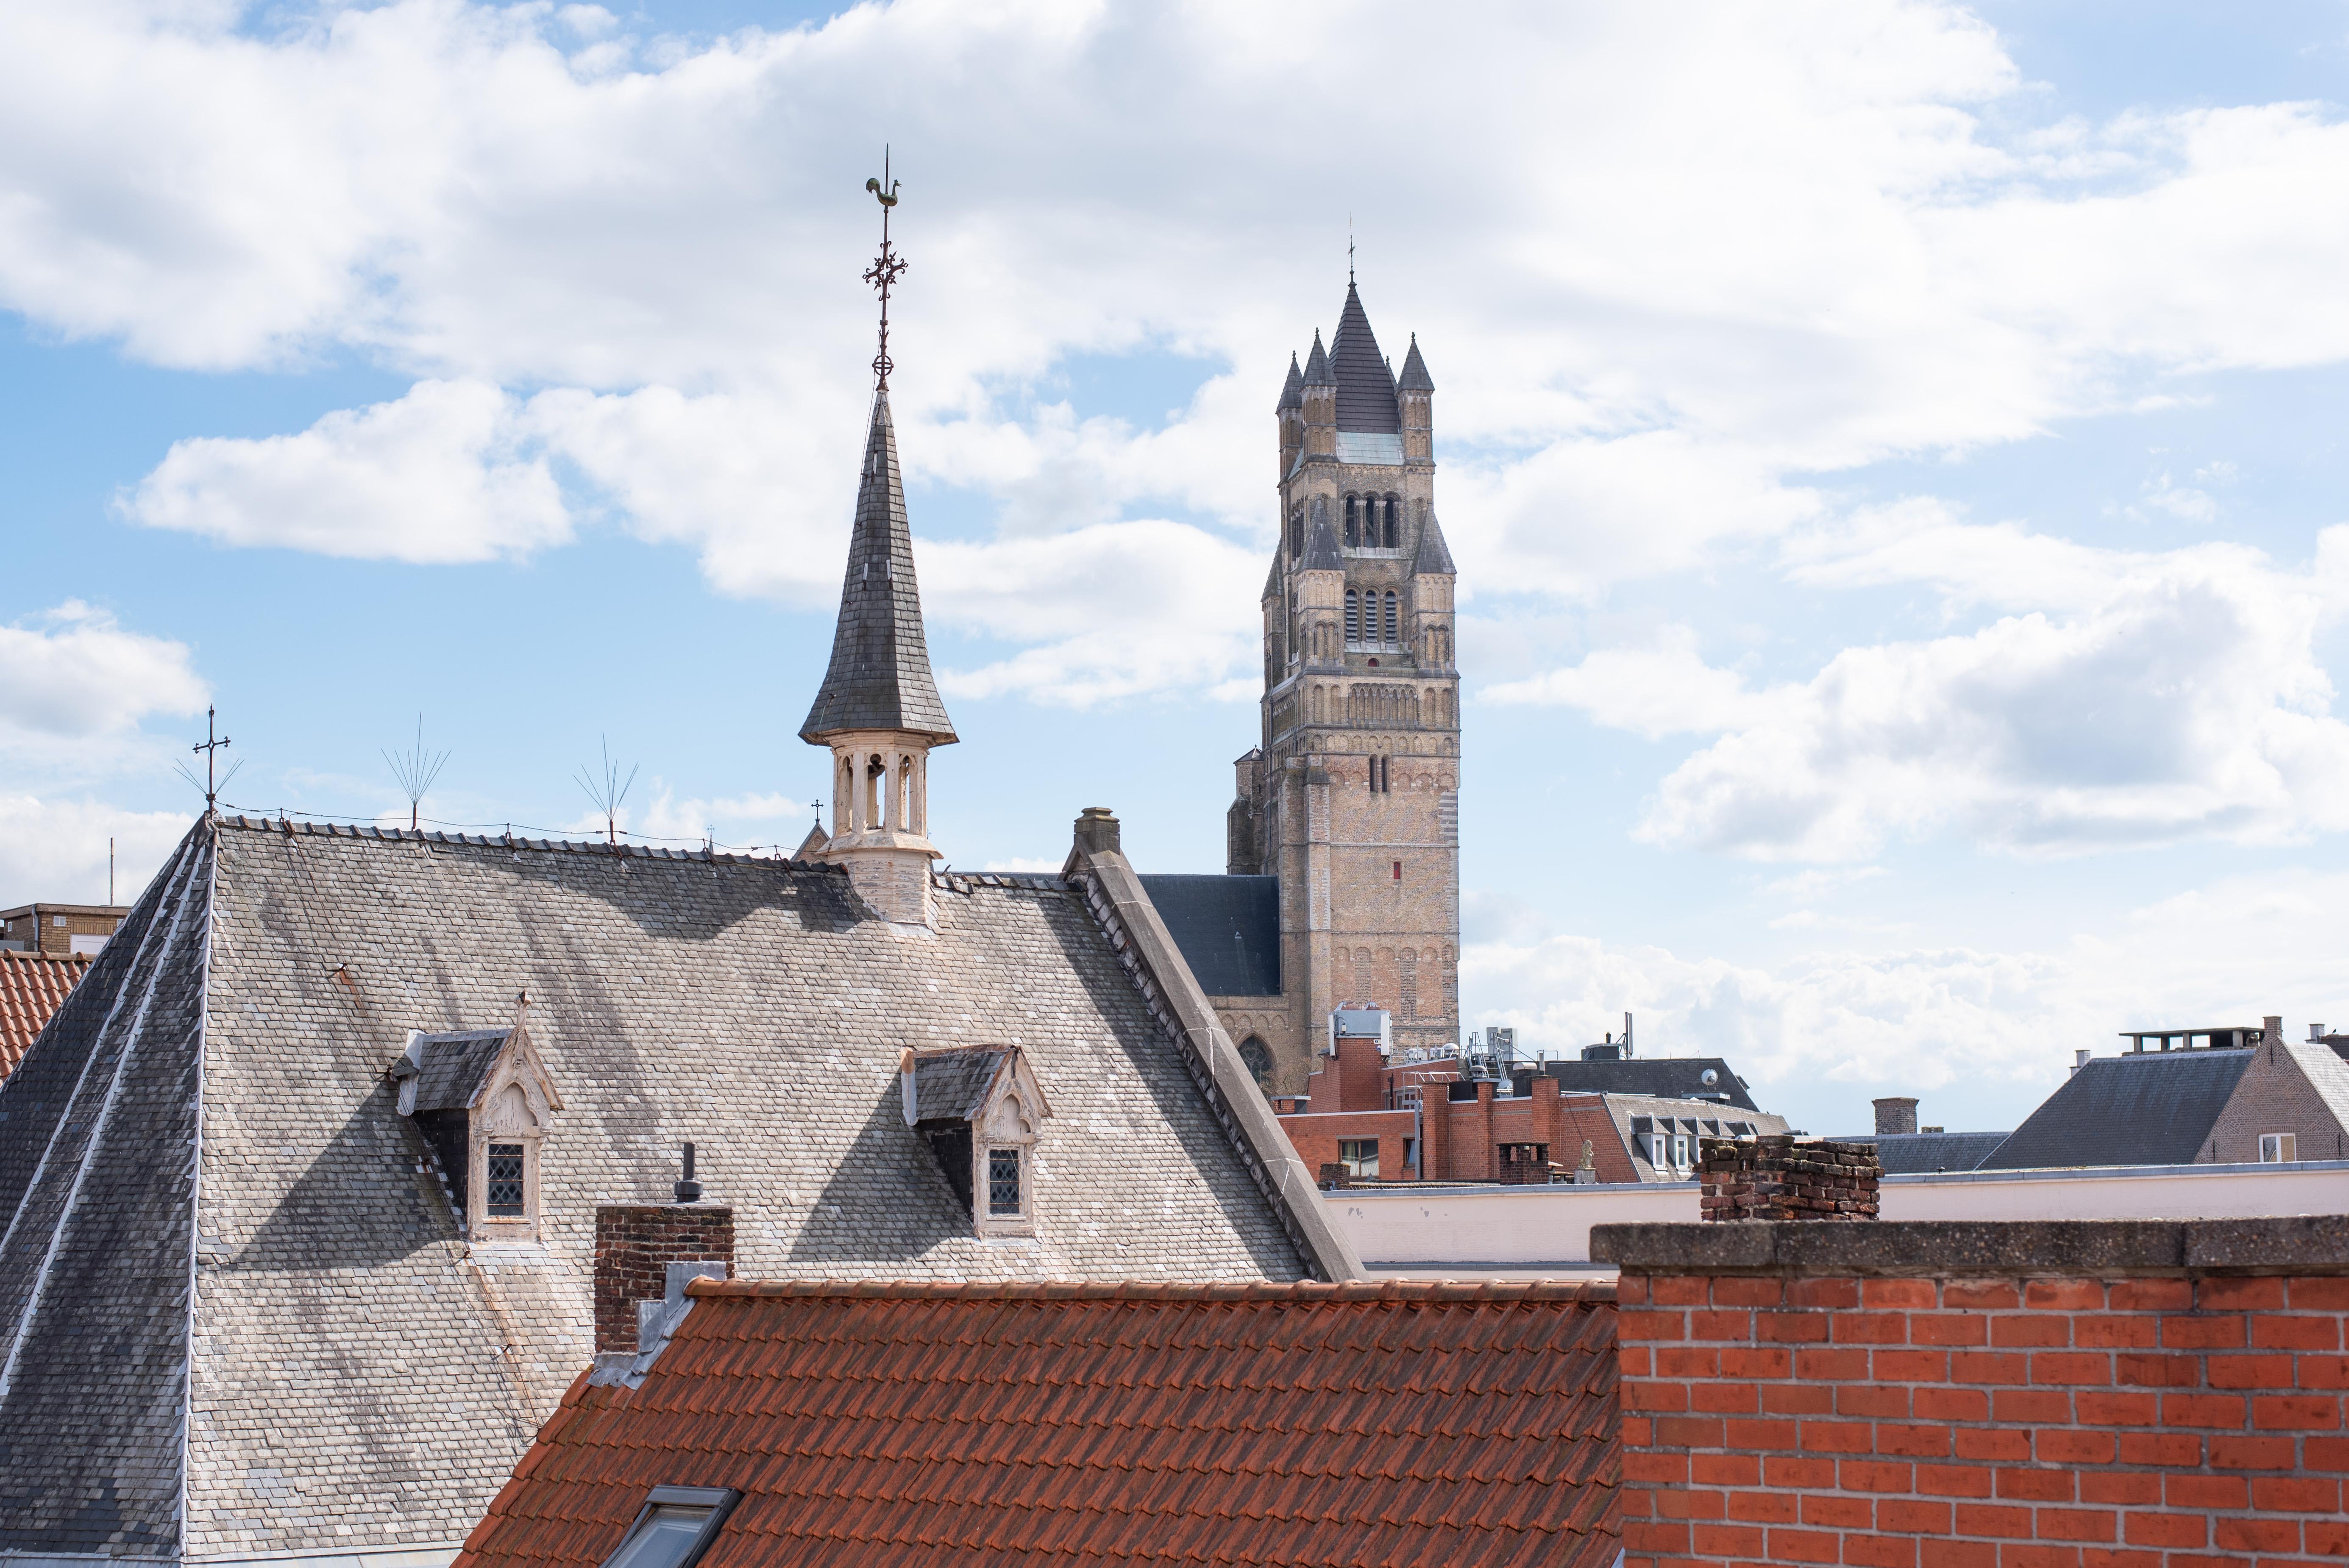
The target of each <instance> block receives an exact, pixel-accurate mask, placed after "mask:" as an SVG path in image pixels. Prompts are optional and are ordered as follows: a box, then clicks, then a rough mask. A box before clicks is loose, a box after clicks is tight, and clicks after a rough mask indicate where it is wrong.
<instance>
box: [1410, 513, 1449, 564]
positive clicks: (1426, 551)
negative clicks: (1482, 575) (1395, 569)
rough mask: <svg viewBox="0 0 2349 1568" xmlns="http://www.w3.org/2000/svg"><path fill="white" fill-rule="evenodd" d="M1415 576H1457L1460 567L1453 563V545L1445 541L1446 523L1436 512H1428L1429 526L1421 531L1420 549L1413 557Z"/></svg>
mask: <svg viewBox="0 0 2349 1568" xmlns="http://www.w3.org/2000/svg"><path fill="white" fill-rule="evenodd" d="M1411 574H1412V575H1413V577H1457V576H1459V575H1460V569H1459V568H1458V567H1456V566H1454V565H1453V564H1452V550H1451V547H1450V546H1448V545H1446V544H1445V543H1444V525H1443V524H1441V523H1439V522H1437V521H1435V514H1434V513H1433V512H1432V511H1431V512H1429V513H1428V514H1427V526H1426V527H1425V528H1423V529H1421V530H1420V531H1419V551H1418V553H1416V554H1414V555H1413V557H1412V558H1411Z"/></svg>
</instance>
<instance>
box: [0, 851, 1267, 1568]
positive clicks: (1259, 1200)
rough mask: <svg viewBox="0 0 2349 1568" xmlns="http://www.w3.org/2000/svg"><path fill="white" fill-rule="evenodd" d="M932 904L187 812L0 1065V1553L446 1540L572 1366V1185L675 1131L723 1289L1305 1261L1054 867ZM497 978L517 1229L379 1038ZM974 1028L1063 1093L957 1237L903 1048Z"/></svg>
mask: <svg viewBox="0 0 2349 1568" xmlns="http://www.w3.org/2000/svg"><path fill="white" fill-rule="evenodd" d="M937 904H938V926H937V929H936V931H935V932H927V931H919V930H916V931H910V932H909V931H906V930H904V929H899V928H893V927H891V926H889V925H888V924H886V923H884V922H882V921H880V920H879V919H877V918H875V917H874V915H873V913H871V911H870V910H869V909H868V908H867V907H866V906H865V905H864V903H862V901H860V900H859V899H858V898H857V897H856V896H855V895H854V892H852V891H851V889H850V887H849V883H848V880H847V878H846V876H845V875H844V874H843V872H840V871H839V870H838V869H836V868H832V867H823V866H811V865H807V864H804V863H801V862H788V861H750V860H742V859H735V858H730V857H727V856H723V855H719V856H714V857H713V856H707V855H702V854H699V853H696V854H691V855H688V854H683V853H677V852H647V851H627V850H625V849H624V850H622V851H613V850H611V849H609V848H608V847H607V846H605V845H600V844H595V845H557V844H549V843H546V842H543V841H519V840H517V841H502V840H485V839H471V840H462V841H460V840H458V839H455V838H446V837H442V836H440V835H423V834H417V833H413V832H399V831H395V830H375V829H350V828H341V829H335V830H328V829H326V828H323V827H316V828H313V827H297V828H295V829H293V830H287V829H285V827H283V826H282V825H280V824H275V823H269V824H264V823H260V822H253V821H246V820H242V819H229V820H225V821H223V822H222V824H221V825H220V826H219V828H218V829H217V830H213V829H212V828H211V827H208V826H204V825H199V827H198V828H197V829H196V830H194V831H193V832H191V834H190V836H189V838H188V839H187V840H186V841H184V842H183V843H182V844H181V848H180V850H179V851H178V852H177V853H176V854H175V856H174V857H173V860H172V861H171V865H170V866H169V867H168V868H167V869H166V871H165V872H164V873H163V874H162V875H161V876H160V878H159V879H158V881H157V882H156V883H155V885H154V886H153V887H151V888H150V890H149V891H148V892H147V894H146V895H145V897H144V898H142V899H141V901H140V904H139V906H138V908H137V909H136V910H135V911H134V912H133V913H132V915H131V918H130V920H129V923H127V924H126V925H125V927H124V930H123V932H122V933H121V934H119V935H118V937H117V938H116V939H115V940H114V941H113V942H111V943H110V944H109V945H108V947H107V950H106V952H105V953H104V954H102V955H101V956H100V958H99V959H98V965H97V966H96V967H95V968H94V969H93V971H92V973H91V975H90V976H89V978H88V979H87V980H85V981H84V983H83V984H82V985H80V986H79V987H78V989H77V990H76V991H75V993H74V995H73V996H72V997H71V998H70V999H69V1000H68V1002H67V1006H66V1007H65V1008H64V1009H63V1010H61V1011H60V1013H59V1015H58V1016H57V1019H56V1020H55V1022H53V1024H52V1025H51V1026H50V1028H49V1029H48V1030H47V1032H46V1033H45V1034H44V1036H43V1037H42V1038H41V1040H40V1041H39V1042H38V1044H36V1047H34V1049H33V1050H32V1051H31V1052H30V1053H29V1054H28V1055H27V1057H26V1060H25V1063H24V1065H23V1067H21V1068H19V1069H18V1070H17V1072H16V1073H15V1074H13V1075H12V1076H11V1077H10V1078H9V1079H8V1081H7V1083H6V1085H5V1087H0V1116H5V1120H0V1217H5V1216H9V1215H14V1216H15V1219H14V1220H13V1221H11V1222H10V1224H11V1229H10V1232H9V1233H8V1235H7V1238H6V1240H5V1243H0V1340H5V1344H6V1346H8V1347H9V1348H8V1355H9V1357H10V1361H9V1367H10V1372H9V1374H8V1379H9V1380H8V1381H7V1383H6V1385H5V1389H0V1446H5V1455H0V1551H5V1550H11V1549H13V1550H15V1551H17V1552H32V1553H88V1554H94V1555H96V1556H98V1557H104V1558H115V1559H124V1558H139V1557H147V1558H155V1557H173V1556H177V1555H178V1554H179V1553H181V1551H182V1550H183V1549H184V1551H185V1553H187V1554H189V1555H190V1556H204V1557H211V1558H214V1559H237V1558H242V1557H247V1556H253V1555H256V1554H261V1553H295V1552H316V1551H321V1550H350V1549H357V1548H362V1547H393V1546H410V1547H413V1546H420V1545H425V1544H429V1543H434V1542H455V1541H457V1540H459V1539H460V1538H461V1537H462V1536H463V1535H464V1533H465V1532H466V1531H467V1530H468V1529H469V1528H470V1527H471V1524H472V1522H474V1521H475V1520H477V1519H478V1518H479V1517H480V1516H481V1512H482V1511H483V1509H484V1508H485V1507H486V1505H487V1503H488V1501H489V1499H490V1498H491V1496H492V1494H493V1493H494V1492H495V1491H497V1489H498V1487H499V1486H500V1485H501V1484H502V1482H503V1481H504V1480H505V1478H506V1476H507V1474H508V1473H509V1471H510V1470H512V1465H513V1463H514V1461H515V1460H516V1459H517V1458H518V1457H519V1456H520V1454H521V1453H522V1452H523V1448H524V1447H525V1446H526V1444H527V1443H528V1441H529V1439H530V1436H531V1434H532V1433H533V1431H534V1430H535V1429H536V1428H537V1426H538V1425H539V1423H540V1422H541V1421H542V1420H543V1419H544V1418H545V1417H546V1416H547V1414H548V1413H549V1412H551V1411H552V1410H553V1409H554V1406H555V1403H556V1401H557V1400H558V1399H559V1398H560V1397H561V1395H562V1393H563V1391H564V1388H565V1387H566V1386H567V1385H568V1384H569V1383H570V1381H571V1380H572V1378H573V1377H574V1375H575V1374H576V1373H577V1372H578V1371H579V1370H580V1369H581V1368H582V1367H585V1365H586V1363H587V1361H588V1359H589V1356H590V1351H591V1345H592V1312H591V1290H592V1248H593V1242H594V1233H595V1208H596V1206H597V1205H598V1204H604V1203H650V1202H667V1201H668V1199H669V1197H670V1187H671V1183H672V1182H673V1181H675V1179H676V1176H677V1158H678V1146H679V1145H680V1144H681V1143H682V1142H684V1141H686V1140H693V1141H694V1142H695V1143H696V1144H697V1146H698V1153H699V1166H700V1171H699V1174H700V1177H701V1180H702V1181H704V1182H705V1183H706V1184H707V1186H708V1189H709V1192H708V1196H709V1201H710V1202H717V1203H724V1204H728V1205H730V1206H731V1208H732V1209H733V1212H734V1215H735V1228H736V1237H737V1249H738V1253H737V1265H738V1268H739V1271H740V1273H741V1274H744V1275H746V1276H750V1277H760V1276H764V1277H771V1278H799V1279H842V1278H888V1279H972V1280H1019V1279H1046V1278H1060V1277H1079V1278H1090V1279H1097V1280H1125V1279H1141V1280H1170V1281H1178V1280H1194V1281H1196V1280H1208V1279H1228V1278H1271V1279H1279V1280H1288V1279H1295V1278H1298V1277H1299V1276H1300V1275H1301V1274H1303V1273H1304V1269H1303V1265H1302V1264H1300V1262H1299V1258H1298V1256H1297V1253H1296V1250H1295V1248H1294V1247H1293V1246H1292V1244H1291V1243H1290V1242H1289V1241H1288V1233H1287V1232H1286V1230H1285V1229H1284V1227H1283V1224H1282V1222H1281V1219H1280V1216H1279V1215H1278V1214H1277V1213H1276V1212H1274V1211H1273V1209H1272V1207H1271V1204H1270V1202H1268V1199H1267V1197H1266V1196H1265V1194H1264V1191H1263V1189H1262V1188H1261V1187H1259V1186H1258V1185H1257V1182H1256V1181H1255V1179H1254V1178H1252V1177H1251V1175H1250V1174H1249V1171H1248V1170H1247V1166H1246V1165H1245V1163H1244V1161H1243V1158H1242V1156H1241V1155H1240V1153H1239V1152H1238V1150H1237V1149H1236V1148H1235V1147H1234V1143H1233V1140H1232V1139H1231V1138H1230V1136H1229V1135H1228V1134H1227V1133H1226V1131H1225V1130H1224V1129H1223V1128H1222V1126H1221V1125H1220V1123H1219V1122H1218V1119H1217V1116H1216V1111H1215V1109H1213V1108H1212V1107H1211V1106H1210V1105H1209V1104H1208V1103H1207V1102H1206V1099H1205V1098H1204V1097H1203V1095H1202V1093H1201V1091H1200V1089H1199V1088H1198V1087H1197V1084H1196V1082H1195V1078H1194V1077H1193V1076H1192V1071H1191V1069H1190V1068H1189V1066H1188V1065H1187V1064H1186V1060H1185V1057H1183V1056H1182V1054H1181V1053H1182V1052H1183V1051H1184V1050H1185V1048H1187V1047H1185V1046H1183V1045H1182V1044H1180V1043H1178V1042H1177V1041H1176V1040H1175V1039H1174V1038H1173V1037H1171V1036H1170V1033H1169V1031H1168V1029H1167V1027H1166V1026H1164V1024H1163V1023H1162V1022H1160V1020H1159V1017H1158V1015H1157V1014H1156V1013H1155V1012H1154V1010H1153V1007H1152V1006H1151V1004H1150V1001H1149V1000H1148V999H1147V998H1146V997H1145V996H1144V995H1143V992H1142V991H1141V990H1140V989H1139V988H1138V987H1137V985H1136V984H1135V981H1134V980H1133V978H1132V977H1131V976H1129V975H1128V974H1127V972H1126V970H1125V969H1124V968H1123V966H1122V965H1121V963H1120V959H1119V956H1118V954H1117V952H1116V951H1115V950H1114V948H1113V947H1112V944H1111V941H1110V939H1109V938H1108V936H1107V935H1106V934H1104V932H1103V929H1102V924H1101V923H1100V922H1099V920H1098V919H1097V917H1096V915H1095V914H1094V913H1093V912H1092V911H1091V910H1090V909H1089V908H1088V906H1087V904H1086V902H1085V900H1084V898H1083V896H1082V895H1081V892H1077V891H1076V890H1073V889H1071V888H1070V887H1068V886H1066V885H1064V884H1062V883H1061V882H1060V881H1059V880H1058V879H1057V878H1050V877H1017V876H997V875H972V876H959V875H958V876H954V877H947V878H941V879H940V882H939V885H938V892H937ZM523 991H527V992H528V993H529V995H530V997H531V999H532V1013H531V1036H532V1041H533V1047H534V1048H535V1049H536V1050H537V1052H538V1054H539V1057H540V1059H541V1060H542V1061H543V1063H544V1065H545V1068H546V1070H547V1072H548V1074H549V1076H550V1077H551V1078H552V1079H553V1080H554V1083H555V1084H556V1085H557V1087H558V1088H559V1089H560V1091H561V1093H562V1096H563V1099H564V1109H563V1110H562V1111H559V1112H557V1113H555V1115H554V1120H553V1124H552V1127H551V1130H549V1132H548V1134H547V1135H546V1138H545V1140H544V1143H543V1150H542V1155H541V1164H540V1171H541V1192H542V1213H541V1223H540V1232H541V1235H542V1237H543V1241H542V1243H539V1244H536V1245H522V1244H513V1243H495V1244H492V1243H479V1244H475V1243H469V1242H468V1240H467V1239H466V1238H465V1237H464V1236H463V1235H462V1234H461V1233H460V1227H459V1223H458V1220H457V1218H456V1215H455V1213H454V1212H452V1210H451V1207H450V1200H449V1196H448V1192H447V1190H446V1187H445V1184H444V1182H443V1181H442V1180H441V1176H440V1168H439V1165H438V1163H437V1161H435V1159H434V1157H433V1156H432V1154H431V1152H430V1150H429V1148H428V1147H427V1145H426V1142H425V1140H424V1139H423V1138H422V1136H421V1135H420V1134H419V1130H418V1129H417V1127H416V1124H415V1123H414V1122H413V1121H412V1120H410V1119H408V1118H405V1117H402V1116H400V1115H399V1114H398V1111H397V1109H396V1085H395V1080H394V1079H393V1078H392V1077H391V1076H390V1074H389V1073H388V1068H390V1066H391V1064H392V1063H393V1061H394V1060H395V1059H396V1058H397V1057H399V1056H400V1054H401V1052H402V1050H403V1048H404V1047H405V1045H406V1041H407V1038H408V1034H409V1031H410V1030H411V1029H420V1030H424V1031H427V1032H450V1031H468V1030H480V1031H484V1032H485V1033H486V1032H490V1031H497V1030H502V1029H503V1028H504V1027H505V1026H507V1025H508V1024H509V1023H510V1022H511V1020H512V1013H513V1006H514V1002H513V998H514V996H515V995H516V994H517V993H520V992H523ZM986 1044H1000V1045H1007V1046H1018V1047H1020V1048H1021V1049H1022V1051H1023V1052H1024V1053H1025V1055H1026V1057H1027V1059H1028V1061H1029V1063H1030V1066H1031V1067H1032V1068H1033V1069H1034V1071H1035V1072H1036V1074H1037V1077H1038V1079H1039V1081H1040V1083H1041V1085H1042V1086H1043V1089H1044V1092H1045V1093H1046V1094H1047V1095H1048V1096H1049V1097H1050V1100H1051V1103H1052V1105H1053V1108H1054V1109H1055V1111H1056V1113H1057V1114H1056V1115H1055V1117H1054V1118H1053V1119H1052V1120H1051V1121H1050V1122H1049V1123H1047V1124H1046V1127H1045V1130H1044V1132H1043V1135H1042V1139H1041V1141H1040V1143H1039V1144H1038V1146H1037V1150H1036V1157H1035V1164H1034V1171H1035V1178H1034V1180H1035V1193H1036V1201H1035V1202H1036V1207H1035V1215H1036V1234H1035V1235H1034V1236H1033V1237H1032V1238H1019V1239H1016V1240H989V1241H982V1240H980V1239H978V1237H977V1236H975V1235H974V1234H973V1233H972V1227H971V1223H970V1221H969V1219H968V1216H967V1215H966V1214H965V1213H964V1212H962V1210H961V1209H960V1206H959V1205H958V1203H957V1201H956V1199H955V1197H954V1195H953V1193H952V1191H951V1190H950V1189H949V1188H948V1186H947V1182H946V1181H945V1180H944V1178H943V1177H942V1176H940V1174H939V1173H938V1171H937V1168H936V1162H935V1161H933V1160H932V1159H931V1158H930V1157H929V1155H928V1152H927V1150H926V1149H925V1148H924V1147H923V1145H922V1144H921V1142H920V1140H919V1138H918V1135H917V1134H916V1132H915V1131H914V1130H911V1129H909V1128H907V1127H906V1126H905V1119H904V1116H903V1112H902V1109H901V1091H900V1087H899V1083H898V1077H897V1074H898V1060H899V1055H900V1052H901V1051H902V1050H903V1049H904V1048H905V1047H909V1046H910V1047H937V1046H970V1045H986ZM458 1076H461V1072H460V1074H459V1075H458ZM458 1087H459V1086H458V1085H457V1084H456V1082H455V1081H454V1079H453V1078H452V1080H451V1083H450V1092H451V1093H454V1092H456V1090H457V1088H458ZM199 1171H201V1176H202V1181H201V1187H200V1188H199V1186H198V1185H197V1181H196V1178H197V1175H198V1172H199ZM191 1282H192V1295H191ZM183 1447H184V1465H183V1464H182V1451H183ZM182 1488H184V1497H185V1521H184V1539H182V1530H181V1519H180V1517H179V1509H180V1506H181V1493H182Z"/></svg>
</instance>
